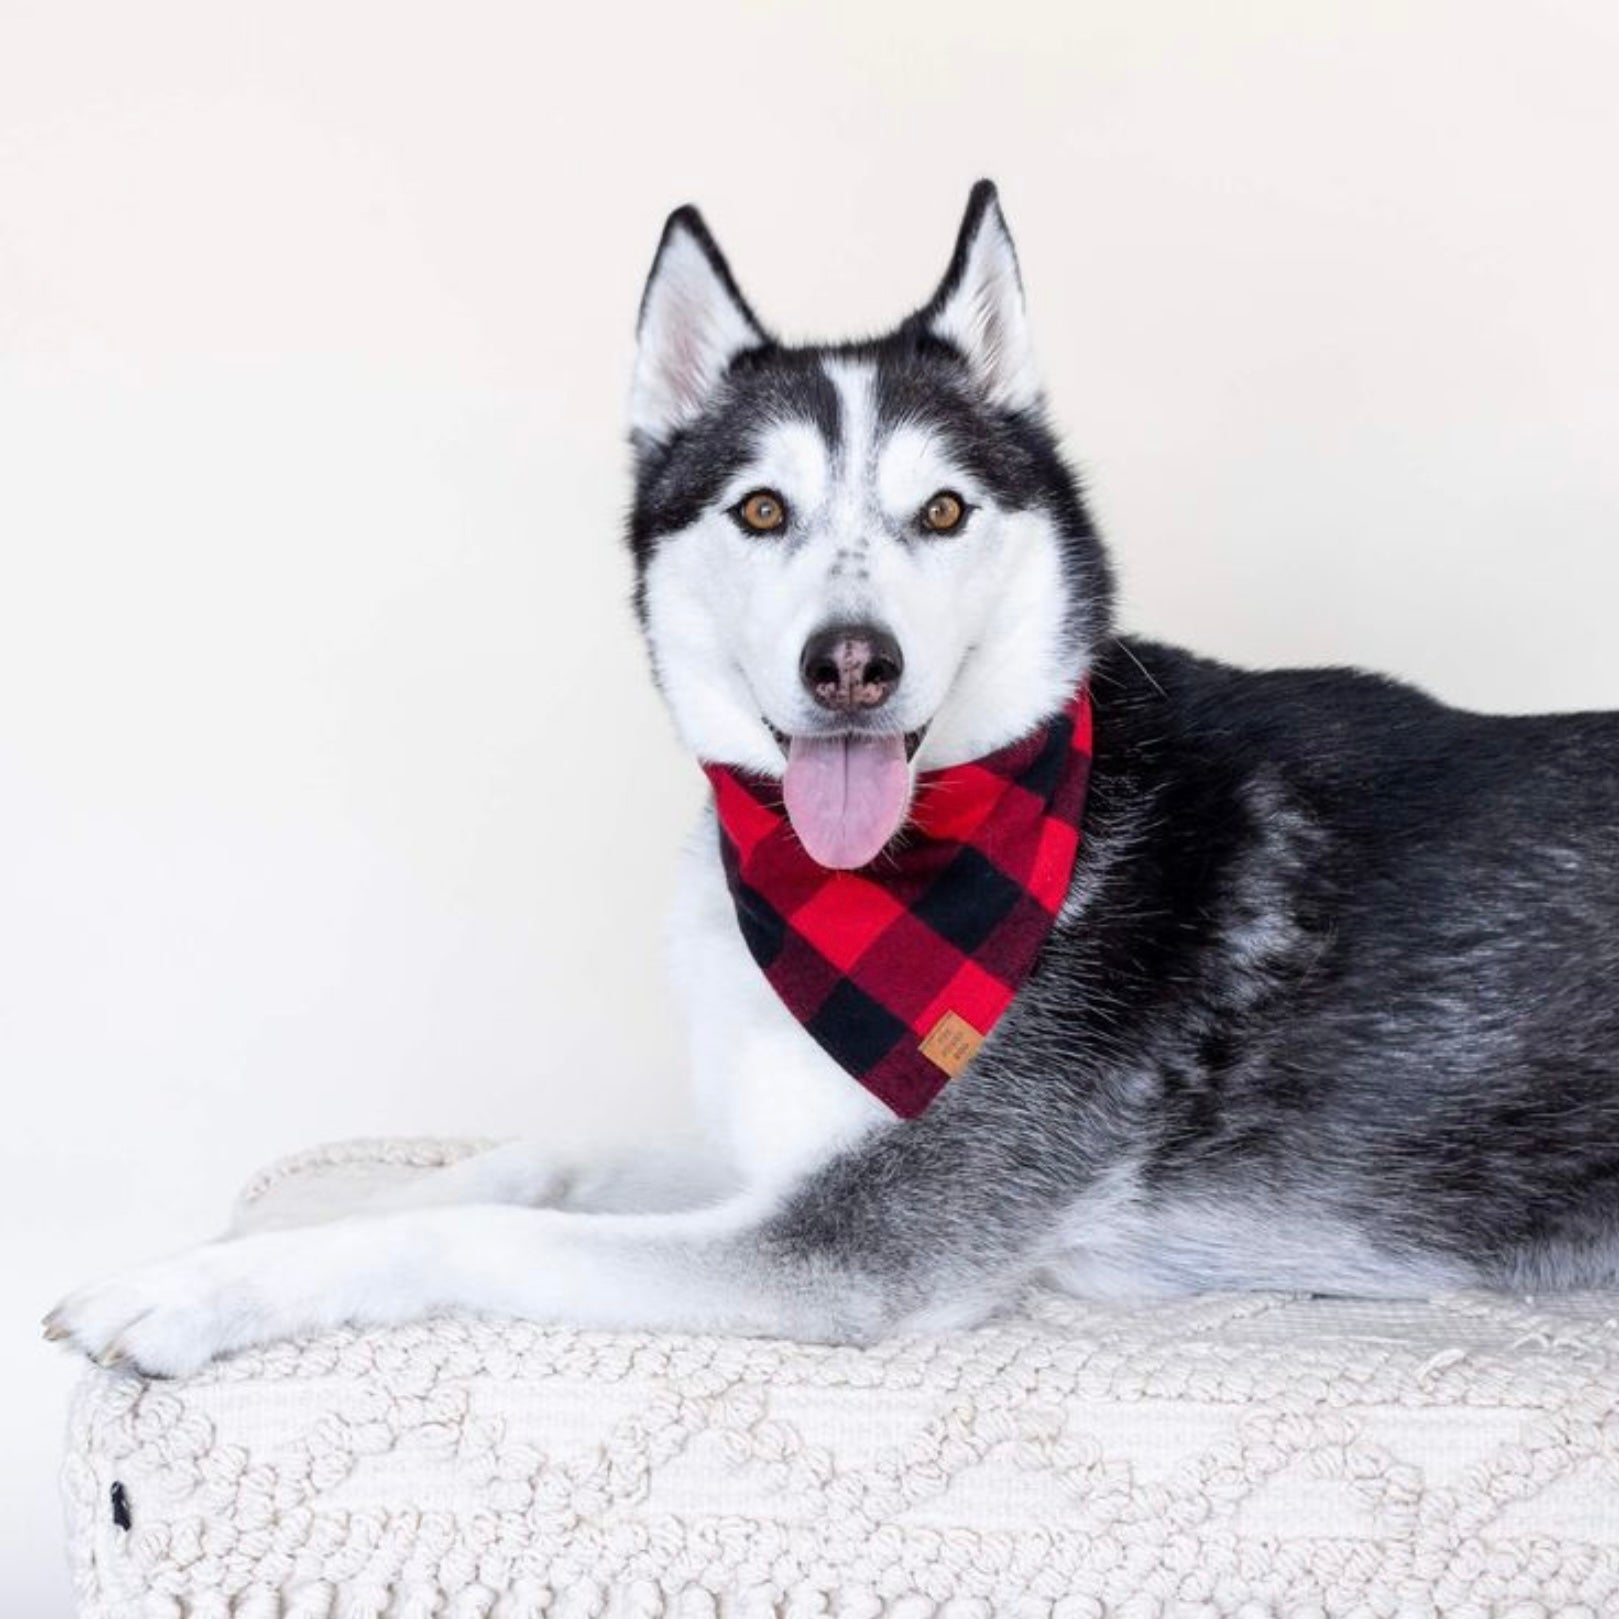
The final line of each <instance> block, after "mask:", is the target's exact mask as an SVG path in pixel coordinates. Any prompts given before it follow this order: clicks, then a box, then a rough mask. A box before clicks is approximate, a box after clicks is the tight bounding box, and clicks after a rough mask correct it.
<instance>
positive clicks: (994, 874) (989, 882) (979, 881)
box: [911, 844, 1023, 956]
mask: <svg viewBox="0 0 1619 1619" xmlns="http://www.w3.org/2000/svg"><path fill="white" fill-rule="evenodd" d="M1022 893H1023V890H1022V889H1021V888H1019V887H1018V885H1017V884H1016V883H1015V882H1013V881H1012V879H1011V878H1010V877H1008V876H1007V875H1006V873H1005V872H1004V871H1002V870H1001V869H1000V867H999V866H997V865H996V864H995V863H994V862H993V861H992V860H987V859H986V858H985V857H984V856H983V855H981V854H980V853H979V852H978V851H977V850H976V849H974V848H972V847H971V846H970V845H967V844H963V845H962V848H961V851H960V853H958V854H957V856H956V858H955V859H954V860H952V861H951V862H950V867H949V871H948V872H947V874H946V880H945V881H943V882H939V883H936V884H934V886H933V887H932V888H930V889H928V891H927V892H926V893H925V894H923V895H922V897H921V898H920V899H919V900H917V902H916V904H915V905H914V906H913V907H912V909H911V914H912V915H913V916H915V917H916V918H917V920H918V921H922V922H926V923H927V925H928V926H929V927H930V928H932V929H933V931H934V932H935V933H937V934H938V935H939V937H940V938H941V939H948V940H949V941H950V943H951V944H953V945H954V946H955V947H956V949H958V950H959V951H960V952H961V953H962V955H964V956H970V955H973V954H975V953H976V951H977V949H978V947H979V945H981V944H982V943H983V942H984V940H985V939H987V938H988V937H989V936H990V934H991V933H993V932H994V931H995V929H996V928H997V927H998V926H999V925H1000V923H1001V920H1002V919H1003V918H1004V917H1006V916H1007V915H1009V914H1010V912H1011V910H1012V908H1013V906H1015V905H1016V904H1017V902H1018V900H1019V898H1020V897H1021V896H1022Z"/></svg>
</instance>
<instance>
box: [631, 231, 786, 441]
mask: <svg viewBox="0 0 1619 1619" xmlns="http://www.w3.org/2000/svg"><path fill="white" fill-rule="evenodd" d="M769 341H770V339H769V337H768V336H767V335H766V333H765V331H764V328H763V327H762V326H760V324H759V322H758V321H757V320H756V319H755V318H754V314H753V311H752V310H751V309H749V308H748V305H747V300H746V299H745V298H743V296H742V294H741V293H740V292H739V291H738V290H737V285H736V281H735V279H734V278H733V277H732V275H731V269H730V266H729V265H728V264H726V262H725V257H724V255H723V254H722V253H721V252H720V250H719V248H718V247H717V246H716V245H715V242H714V238H713V237H712V236H710V235H709V233H708V227H707V226H706V225H705V224H704V223H703V216H702V215H701V214H699V213H698V212H697V210H696V209H695V208H691V207H686V208H677V209H676V210H675V211H674V213H672V214H670V216H669V223H668V224H667V225H665V226H664V227H663V240H662V241H661V242H659V243H658V254H657V257H656V258H655V259H653V261H652V273H651V275H649V276H648V277H647V283H646V291H645V293H643V294H642V297H641V319H640V324H639V326H638V327H637V348H636V355H635V381H634V383H633V384H632V386H631V389H630V435H631V437H632V438H633V439H634V441H635V443H636V444H637V445H638V446H642V447H645V446H648V445H653V444H662V443H664V442H666V441H667V440H668V439H669V438H671V437H672V436H673V435H674V434H675V433H678V432H679V431H680V429H681V428H683V427H685V426H687V425H689V424H690V423H691V422H692V421H693V420H694V419H695V418H696V417H697V416H698V415H700V414H701V412H702V410H703V408H704V406H705V405H706V404H707V403H708V400H709V398H710V396H711V395H712V394H713V392H714V390H715V388H716V387H718V385H719V383H720V380H721V378H722V377H724V375H725V372H726V368H727V367H728V366H729V365H730V363H731V361H732V360H734V359H735V358H736V357H737V355H738V354H740V353H742V352H743V351H744V350H745V349H751V348H758V347H759V346H760V345H761V344H764V343H768V342H769Z"/></svg>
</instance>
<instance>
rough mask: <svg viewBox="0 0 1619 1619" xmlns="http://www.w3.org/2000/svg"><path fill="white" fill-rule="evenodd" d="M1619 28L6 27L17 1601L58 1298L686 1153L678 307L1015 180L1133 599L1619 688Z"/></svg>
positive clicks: (0, 538) (0, 649)
mask: <svg viewBox="0 0 1619 1619" xmlns="http://www.w3.org/2000/svg"><path fill="white" fill-rule="evenodd" d="M1616 83H1619V10H1616V9H1615V8H1614V7H1613V6H1612V5H1611V3H1607V0H1596V3H1591V4H1581V5H1574V4H1558V3H1555V0H1553V3H1545V0H1543V3H1540V4H1536V5H1533V6H1525V5H1509V4H1498V3H1493V0H1473V3H1470V4H1455V5H1444V4H1424V3H1422V0H1401V3H1398V4H1379V3H1375V0H1374V3H1367V0H1360V3H1357V4H1352V5H1351V4H1345V5H1339V4H1330V3H1320V0H1317V3H1312V4H1308V5H1303V6H1301V5H1298V4H1296V3H1292V0H1244V3H1233V4H1226V5H1221V6H1209V5H1204V4H1184V5H1176V4H1162V3H1150V0H1147V3H1144V0H1131V3H1130V4H1123V3H1118V0H1107V3H1102V0H1050V3H1046V4H1026V3H1020V0H995V3H994V4H985V3H976V4H957V3H953V0H951V3H945V0H913V3H906V4H885V3H871V0H867V3H864V4H857V5H855V4H851V5H832V6H811V5H802V6H799V5H739V4H726V3H722V0H684V3H670V4H663V5H657V6H653V5H648V6H646V7H644V8H642V9H639V10H637V9H632V8H625V7H619V6H614V5H610V4H603V5H595V6H584V7H580V6H568V7H546V6H542V5H535V4H509V5H491V4H484V3H468V0H458V3H457V4H455V5H453V6H451V5H448V4H445V5H441V6H437V7H425V6H408V5H401V4H398V3H386V4H385V3H382V0H375V3H347V0H319V3H318V4H312V3H305V0H280V3H278V4H276V5H274V6H268V5H242V4H235V3H222V0H201V3H198V4H195V5H190V6H178V5H172V4H167V3H164V0H145V3H143V4H141V5H138V6H131V5H125V4H120V3H117V0H102V3H98V4H88V5H86V4H76V3H71V0H40V3H27V0H0V1075H3V1080H4V1087H5V1090H4V1095H5V1104H6V1105H5V1115H4V1117H5V1126H4V1129H3V1131H0V1154H3V1158H0V1198H3V1208H0V1240H3V1242H4V1253H3V1270H0V1276H3V1280H4V1287H3V1294H0V1401H3V1409H0V1436H3V1439H0V1456H3V1458H4V1460H3V1478H0V1496H3V1500H0V1608H3V1609H4V1611H5V1612H6V1613H7V1614H17V1615H20V1616H26V1619H59V1616H63V1615H65V1614H66V1613H67V1612H68V1611H69V1606H68V1605H69V1597H68V1591H67V1583H66V1580H65V1577H64V1575H63V1572H62V1567H61V1536H60V1530H59V1519H58V1509H57V1504H56V1498H55V1491H54V1473H55V1468H56V1464H57V1459H58V1454H59V1450H60V1431H61V1423H62V1417H63V1410H64V1406H65V1401H66V1396H67V1392H68V1389H69V1386H70V1383H71V1381H72V1378H73V1377H74V1375H75V1369H74V1367H73V1365H72V1364H71V1363H70V1362H69V1361H68V1360H67V1359H66V1358H65V1357H63V1356H61V1355H60V1354H58V1353H56V1352H54V1351H51V1350H48V1349H47V1348H46V1347H45V1346H43V1345H42V1344H40V1343H39V1342H38V1341H37V1338H36V1332H37V1327H36V1322H37V1318H38V1316H39V1314H40V1313H41V1311H42V1310H43V1309H44V1308H45V1307H46V1306H47V1305H49V1304H51V1303H52V1302H53V1301H54V1300H55V1298H56V1297H57V1296H58V1295H59V1294H61V1293H62V1292H63V1291H65V1290H66V1289H68V1288H69V1287H71V1286H73V1285H75V1284H77V1283H80V1282H82V1281H85V1280H87V1279H89V1278H91V1277H94V1276H97V1275H99V1274H101V1273H104V1272H106V1271H108V1270H111V1269H114V1268H116V1267H119V1266H122V1265H125V1264H127V1263H130V1262H133V1261H137V1260H140V1259H142V1258H143V1257H146V1256H149V1255H153V1254H156V1253H158V1252H161V1251H163V1250H166V1249H171V1248H174V1247H177V1246H179V1245H182V1244H184V1243H186V1242H188V1241H190V1240H193V1239H196V1238H199V1237H202V1236H205V1235H207V1234H209V1233H210V1232H212V1231H213V1230H214V1229H215V1228H216V1227H217V1226H218V1224H219V1222H220V1220H221V1218H222V1216H223V1213H224V1210H225V1207H226V1205H227V1204H228V1201H229V1198H230V1195H231V1193H232V1191H233V1189H234V1187H235V1186H236V1185H237V1183H238V1182H239V1181H240V1180H241V1179H242V1178H243V1177H244V1176H245V1175H246V1174H247V1172H248V1171H250V1170H251V1169H252V1168H253V1167H254V1166H255V1165H256V1164H258V1163H260V1162H262V1161H263V1160H265V1159H266V1158H268V1157H271V1156H274V1155H276V1154H279V1153H282V1152H284V1151H288V1150H291V1149H294V1148H297V1147H299V1146H300V1145H303V1144H306V1143H310V1142H314V1141H318V1140H322V1139H328V1138H334V1137H342V1136H349V1135H359V1134H377V1133H418V1132H448V1133H458V1134H489V1135H505V1134H512V1133H516V1132H520V1131H527V1132H535V1133H540V1134H562V1133H565V1134H567V1135H569V1136H574V1135H579V1134H592V1135H599V1134H604V1133H610V1132H614V1131H618V1130H622V1129H626V1128H629V1127H632V1126H633V1127H635V1128H638V1129H640V1130H642V1131H645V1132H649V1133H656V1132H658V1131H661V1130H664V1129H667V1128H670V1127H672V1126H673V1125H674V1124H675V1123H677V1122H678V1120H679V1119H680V1117H681V1099H680V1098H681V1086H682V1082H683V1070H684V1058H683V1052H682V1047H681V1041H680V1035H679V1032H678V1028H677V1024H676V1021H675V1017H674V1011H673V1007H672V1005H671V1003H670V999H669V996H668V994H667V992H666V990H665V987H664V983H663V977H662V941H661V934H660V914H661V910H662V906H663V903H664V900H665V897H666V894H667V892H668V889H669V886H670V873H671V868H672V863H673V858H674V854H675V851H676V848H677V844H678V841H679V840H680V838H681V837H682V836H683V834H684V830H685V826H686V822H687V819H688V814H689V812H690V810H691V809H692V808H693V806H694V805H695V804H696V803H697V801H698V796H699V778H698V776H697V773H696V771H695V769H694V767H693V766H692V765H691V763H690V762H689V761H688V760H686V759H684V758H682V757H681V755H680V754H679V752H678V751H677V749H676V747H675V745H674V743H673V741H672V739H671V736H670V734H669V731H668V728H667V726H666V724H665V721H664V718H663V715H662V712H661V710H660V709H659V707H658V704H657V701H656V698H655V696H654V694H653V693H652V691H651V688H650V685H649V683H648V681H647V678H646V668H645V660H644V656H643V653H642V650H641V648H640V646H639V644H638V642H637V640H636V637H635V633H634V629H633V624H632V619H631V615H630V613H629V610H628V607H627V604H626V598H627V593H628V589H629V584H630V577H629V569H628V565H627V561H626V558H625V555H624V553H623V550H622V547H621V544H620V539H619V533H620V528H621V520H622V514H623V510H624V505H625V492H626V481H625V466H626V456H625V451H624V448H623V439H622V425H621V416H622V404H623V399H624V394H625V388H626V382H627V377H628V366H629V360H630V354H631V341H632V327H633V316H634V311H635V307H636V300H637V297H638V295H639V292H640V286H641V280H642V277H643V275H644V273H645V270H646V268H647V263H648V259H649V257H650V254H651V251H652V248H653V246H654V243H655V242H656V239H657V235H658V231H659V228H660V226H661V223H662V220H663V217H664V215H665V214H666V212H667V211H668V210H669V209H670V208H671V207H673V206H674V205H675V204H677V203H680V202H683V201H686V200H696V201H698V202H699V203H701V204H702V206H703V207H704V209H705V210H706V212H707V215H708V218H709V221H710V223H711V224H712V226H713V228H714V229H715V231H716V232H717V234H718V235H719V237H720V240H721V241H722V243H723V244H724V245H725V246H726V248H727V250H728V251H729V252H730V254H731V257H732V260H733V262H734V264H735V266H736V268H737V271H738V274H739V276H740V277H741V280H742V283H743V285H744V287H745V288H746V289H748V291H749V292H750V294H751V296H752V297H753V299H754V301H755V303H756V305H757V306H758V308H759V309H760V311H761V312H762V313H763V315H764V316H765V317H766V318H767V319H769V320H772V321H774V322H776V323H778V325H779V326H780V327H781V328H782V329H783V330H785V331H786V332H788V333H789V334H795V335H812V334H823V335H825V334H839V335H849V334H852V333H854V332H857V331H861V330H865V329H870V328H875V327H878V326H882V325H884V324H886V323H888V322H890V321H892V320H894V319H896V318H897V317H898V316H900V315H901V314H902V313H904V312H905V311H906V310H907V309H908V308H909V307H911V306H912V305H914V304H915V303H917V302H919V301H920V300H921V299H922V298H923V296H924V295H925V294H926V293H927V292H928V291H929V290H930V289H931V286H932V284H933V282H934V280H935V278H936V277H937V276H938V274H939V273H940V272H941V270H942V268H943V266H944V262H945V259H946V256H947V253H948V250H949V246H950V242H951V239H952V235H953V232H954V230H955V226H956V223H957V219H958V216H959V212H960V209H961V207H962V204H963V202H964V200H965V197H966V192H967V188H968V185H969V184H970V182H971V181H972V180H973V179H974V178H975V177H976V176H978V175H979V174H981V173H984V174H990V175H993V176H995V177H996V178H997V179H998V180H999V181H1000V183H1001V187H1002V194H1003V198H1004V202H1005V207H1006V210H1007V214H1008V216H1009V218H1010V221H1011V224H1012V228H1013V231H1014V233H1015V235H1016V237H1017V240H1018V244H1019V247H1020V249H1021V253H1022V258H1023V264H1024V270H1025V279H1026V283H1027V287H1028V292H1029V296H1030V299H1031V303H1032V309H1033V318H1034V321H1035V325H1036V330H1037V334H1038V336H1039V338H1040V341H1041V343H1042V347H1043V352H1044V359H1045V367H1046V371H1047V375H1048V379H1049V384H1050V390H1051V394H1052V398H1053V402H1054V406H1055V409H1056V412H1057V415H1058V418H1059V419H1060V421H1061V422H1062V423H1063V425H1064V427H1065V430H1066V433H1067V437H1068V442H1069V444H1070V445H1071V447H1072V450H1073V452H1074V454H1075V455H1076V457H1077V458H1078V460H1079V461H1080V463H1081V464H1082V465H1083V467H1084V468H1085V470H1086V474H1087V477H1088V480H1089V483H1090V487H1091V490H1092V494H1093V497H1094V500H1095V504H1096V507H1097V510H1098V512H1099V515H1100V517H1101V518H1102V520H1103V522H1104V524H1105V526H1106V529H1107V531H1108V533H1109V534H1110V536H1111V538H1112V541H1113V543H1114V546H1115V548H1116V554H1117V558H1118V562H1119V565H1120V570H1121V574H1122V578H1123V582H1124V587H1125V593H1124V601H1125V616H1126V620H1127V622H1128V623H1129V624H1130V625H1131V626H1133V627H1136V628H1141V629H1146V630H1150V631H1151V632H1153V633H1155V634H1158V635H1161V636H1164V637H1166V638H1170V639H1174V640H1178V641H1181V642H1184V643H1187V644H1190V645H1192V646H1195V647H1198V648H1201V649H1203V650H1206V651H1209V652H1212V653H1216V654H1220V655H1224V656H1228V657H1230V658H1233V659H1237V660H1241V661H1245V662H1248V663H1253V664H1277V663H1286V662H1295V661H1335V662H1337V661H1352V662H1357V663H1363V664H1369V665H1372V666H1376V667H1381V668H1383V669H1386V670H1390V671H1393V672H1396V673H1399V674H1401V675H1404V676H1408V677H1410V678H1412V679H1415V680H1417V681H1419V682H1421V683H1423V684H1425V685H1427V686H1428V687H1430V688H1432V689H1433V690H1435V691H1436V692H1438V693H1440V694H1441V695H1443V696H1445V697H1447V698H1449V699H1451V700H1453V701H1456V702H1459V703H1463V704H1468V705H1473V706H1477V707H1480V708H1488V709H1511V710H1528V709H1539V708H1570V707H1581V706H1587V707H1591V706H1619V639H1616V637H1615V634H1614V628H1613V625H1614V616H1615V592H1616V588H1619V314H1616V311H1615V295H1616V289H1619V224H1616V221H1615V213H1616V208H1615V201H1614V197H1615V186H1614V163H1615V156H1616V154H1619V96H1616V94H1615V91H1614V86H1615V84H1616Z"/></svg>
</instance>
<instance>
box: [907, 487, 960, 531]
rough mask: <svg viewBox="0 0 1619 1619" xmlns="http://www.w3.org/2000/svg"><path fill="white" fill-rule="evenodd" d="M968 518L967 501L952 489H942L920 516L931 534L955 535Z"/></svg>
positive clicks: (919, 519)
mask: <svg viewBox="0 0 1619 1619" xmlns="http://www.w3.org/2000/svg"><path fill="white" fill-rule="evenodd" d="M966 518H967V503H966V501H964V500H963V499H962V498H961V496H960V495H958V494H956V493H955V492H954V491H953V490H950V489H941V490H940V491H939V492H938V494H936V495H935V496H934V497H933V498H932V499H931V500H930V501H929V502H928V503H927V505H925V506H924V507H923V508H922V510H921V512H920V513H919V514H918V521H919V522H920V523H921V525H922V527H923V528H924V529H926V530H927V532H928V533H929V534H954V533H955V531H956V530H957V529H958V528H960V527H961V525H962V523H963V522H965V521H966Z"/></svg>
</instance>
